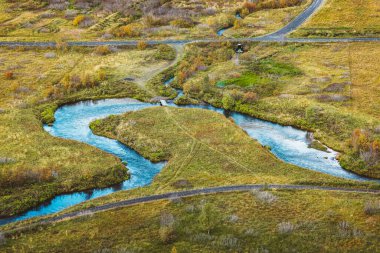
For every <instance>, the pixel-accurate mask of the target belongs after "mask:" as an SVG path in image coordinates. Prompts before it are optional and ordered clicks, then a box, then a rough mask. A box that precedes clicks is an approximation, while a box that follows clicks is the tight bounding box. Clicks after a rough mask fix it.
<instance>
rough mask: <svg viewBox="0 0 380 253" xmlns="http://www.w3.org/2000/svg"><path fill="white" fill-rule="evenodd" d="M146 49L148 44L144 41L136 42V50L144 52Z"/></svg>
mask: <svg viewBox="0 0 380 253" xmlns="http://www.w3.org/2000/svg"><path fill="white" fill-rule="evenodd" d="M147 47H148V44H147V43H146V42H145V41H139V42H137V49H138V50H145V49H146V48H147Z"/></svg>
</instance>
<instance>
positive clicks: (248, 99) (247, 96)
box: [243, 91, 258, 104]
mask: <svg viewBox="0 0 380 253" xmlns="http://www.w3.org/2000/svg"><path fill="white" fill-rule="evenodd" d="M257 99H258V97H257V94H256V93H255V92H252V91H249V92H246V93H244V96H243V101H244V102H245V103H249V104H251V103H253V102H255V101H256V100H257Z"/></svg>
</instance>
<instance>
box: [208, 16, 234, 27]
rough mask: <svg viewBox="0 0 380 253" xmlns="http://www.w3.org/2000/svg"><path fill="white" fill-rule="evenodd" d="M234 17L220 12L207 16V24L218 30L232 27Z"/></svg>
mask: <svg viewBox="0 0 380 253" xmlns="http://www.w3.org/2000/svg"><path fill="white" fill-rule="evenodd" d="M235 20H236V19H235V17H234V16H233V15H230V14H224V13H223V14H221V15H219V16H216V17H209V18H208V19H207V24H208V25H209V26H210V27H211V28H213V29H214V30H216V31H217V30H220V29H222V28H227V27H232V26H233V25H234V22H235Z"/></svg>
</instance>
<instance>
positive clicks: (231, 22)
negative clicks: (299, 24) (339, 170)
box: [0, 0, 310, 41]
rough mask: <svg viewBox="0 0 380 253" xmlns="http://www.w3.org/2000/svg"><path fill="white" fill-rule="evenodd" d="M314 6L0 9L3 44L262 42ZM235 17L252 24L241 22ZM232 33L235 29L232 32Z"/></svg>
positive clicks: (145, 4)
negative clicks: (222, 37) (223, 35)
mask: <svg viewBox="0 0 380 253" xmlns="http://www.w3.org/2000/svg"><path fill="white" fill-rule="evenodd" d="M308 4H310V0H307V1H301V0H281V1H274V0H260V1H259V2H258V3H257V4H253V3H250V2H248V1H245V0H238V1H233V0H228V1H225V0H217V1H209V0H200V1H181V0H165V1H160V0H143V1H140V0H128V1H126V0H125V1H89V0H80V1H60V0H35V1H28V0H21V1H2V2H1V3H0V24H1V26H0V38H1V40H45V41H51V40H57V41H61V40H63V41H69V40H94V39H102V40H108V39H113V40H115V39H148V38H150V39H161V38H170V39H189V38H206V37H207V38H209V37H215V38H216V37H217V34H216V31H217V30H219V29H220V28H226V27H232V26H234V28H236V29H233V30H234V31H232V32H231V34H228V35H227V36H235V37H241V36H247V35H248V36H257V35H262V34H265V33H268V32H272V31H274V30H276V29H278V28H280V27H281V26H282V25H283V24H285V23H287V22H289V21H290V20H291V19H293V18H294V17H295V16H296V15H297V14H298V13H300V12H301V11H302V10H303V9H304V8H306V6H307V5H308ZM236 14H240V16H241V17H244V18H245V19H247V22H246V21H243V20H241V19H240V18H239V17H237V16H236ZM231 30H232V29H231Z"/></svg>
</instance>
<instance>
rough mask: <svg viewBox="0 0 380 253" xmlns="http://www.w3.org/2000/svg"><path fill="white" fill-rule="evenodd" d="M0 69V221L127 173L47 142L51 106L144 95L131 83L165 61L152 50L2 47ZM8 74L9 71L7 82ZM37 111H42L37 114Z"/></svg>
mask: <svg viewBox="0 0 380 253" xmlns="http://www.w3.org/2000/svg"><path fill="white" fill-rule="evenodd" d="M0 51H1V57H0V58H1V60H0V62H1V64H0V72H1V77H0V90H1V93H0V96H1V99H0V108H1V109H0V122H1V123H0V189H1V193H0V216H8V215H12V214H15V213H19V212H21V211H24V210H26V209H28V208H30V207H33V206H35V205H37V204H38V203H41V202H44V201H46V200H48V199H50V198H52V197H54V196H55V195H57V194H59V193H64V192H72V191H78V190H84V189H91V188H94V187H105V186H109V185H113V184H115V183H118V182H121V181H123V180H125V179H126V178H127V177H128V175H127V170H126V168H125V166H124V165H123V164H121V162H120V161H119V160H118V159H117V158H115V157H113V156H111V155H109V154H106V153H105V152H102V151H100V150H98V149H95V148H93V147H90V146H87V145H85V144H81V143H77V142H74V141H68V140H63V139H59V138H54V137H52V136H51V135H49V134H48V133H46V132H45V131H44V130H43V129H42V122H41V120H42V121H44V122H46V123H51V122H52V121H53V120H54V116H53V113H54V110H55V109H56V108H57V106H58V105H61V104H64V103H69V102H74V101H79V100H86V99H100V98H107V97H134V98H138V99H141V100H147V99H149V98H150V96H149V95H148V94H147V93H146V92H145V91H144V90H142V89H141V88H140V86H138V85H136V84H134V83H132V82H130V81H123V79H124V78H127V77H128V78H133V79H134V81H135V82H138V81H139V80H140V79H142V78H145V75H146V74H149V73H150V72H152V71H157V70H159V69H161V68H163V67H165V66H167V65H168V64H169V62H168V61H166V60H160V59H156V58H157V55H158V54H159V52H160V51H159V50H158V49H155V48H148V49H145V50H144V51H141V50H136V49H133V48H130V49H117V48H115V49H112V50H111V51H112V52H111V51H110V52H109V53H107V54H106V55H100V54H99V53H98V51H99V49H91V48H87V49H85V48H81V49H76V48H67V49H64V50H58V49H29V50H27V49H22V48H19V49H6V48H1V49H0ZM7 73H12V76H11V77H8V76H7ZM41 112H42V114H41Z"/></svg>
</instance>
